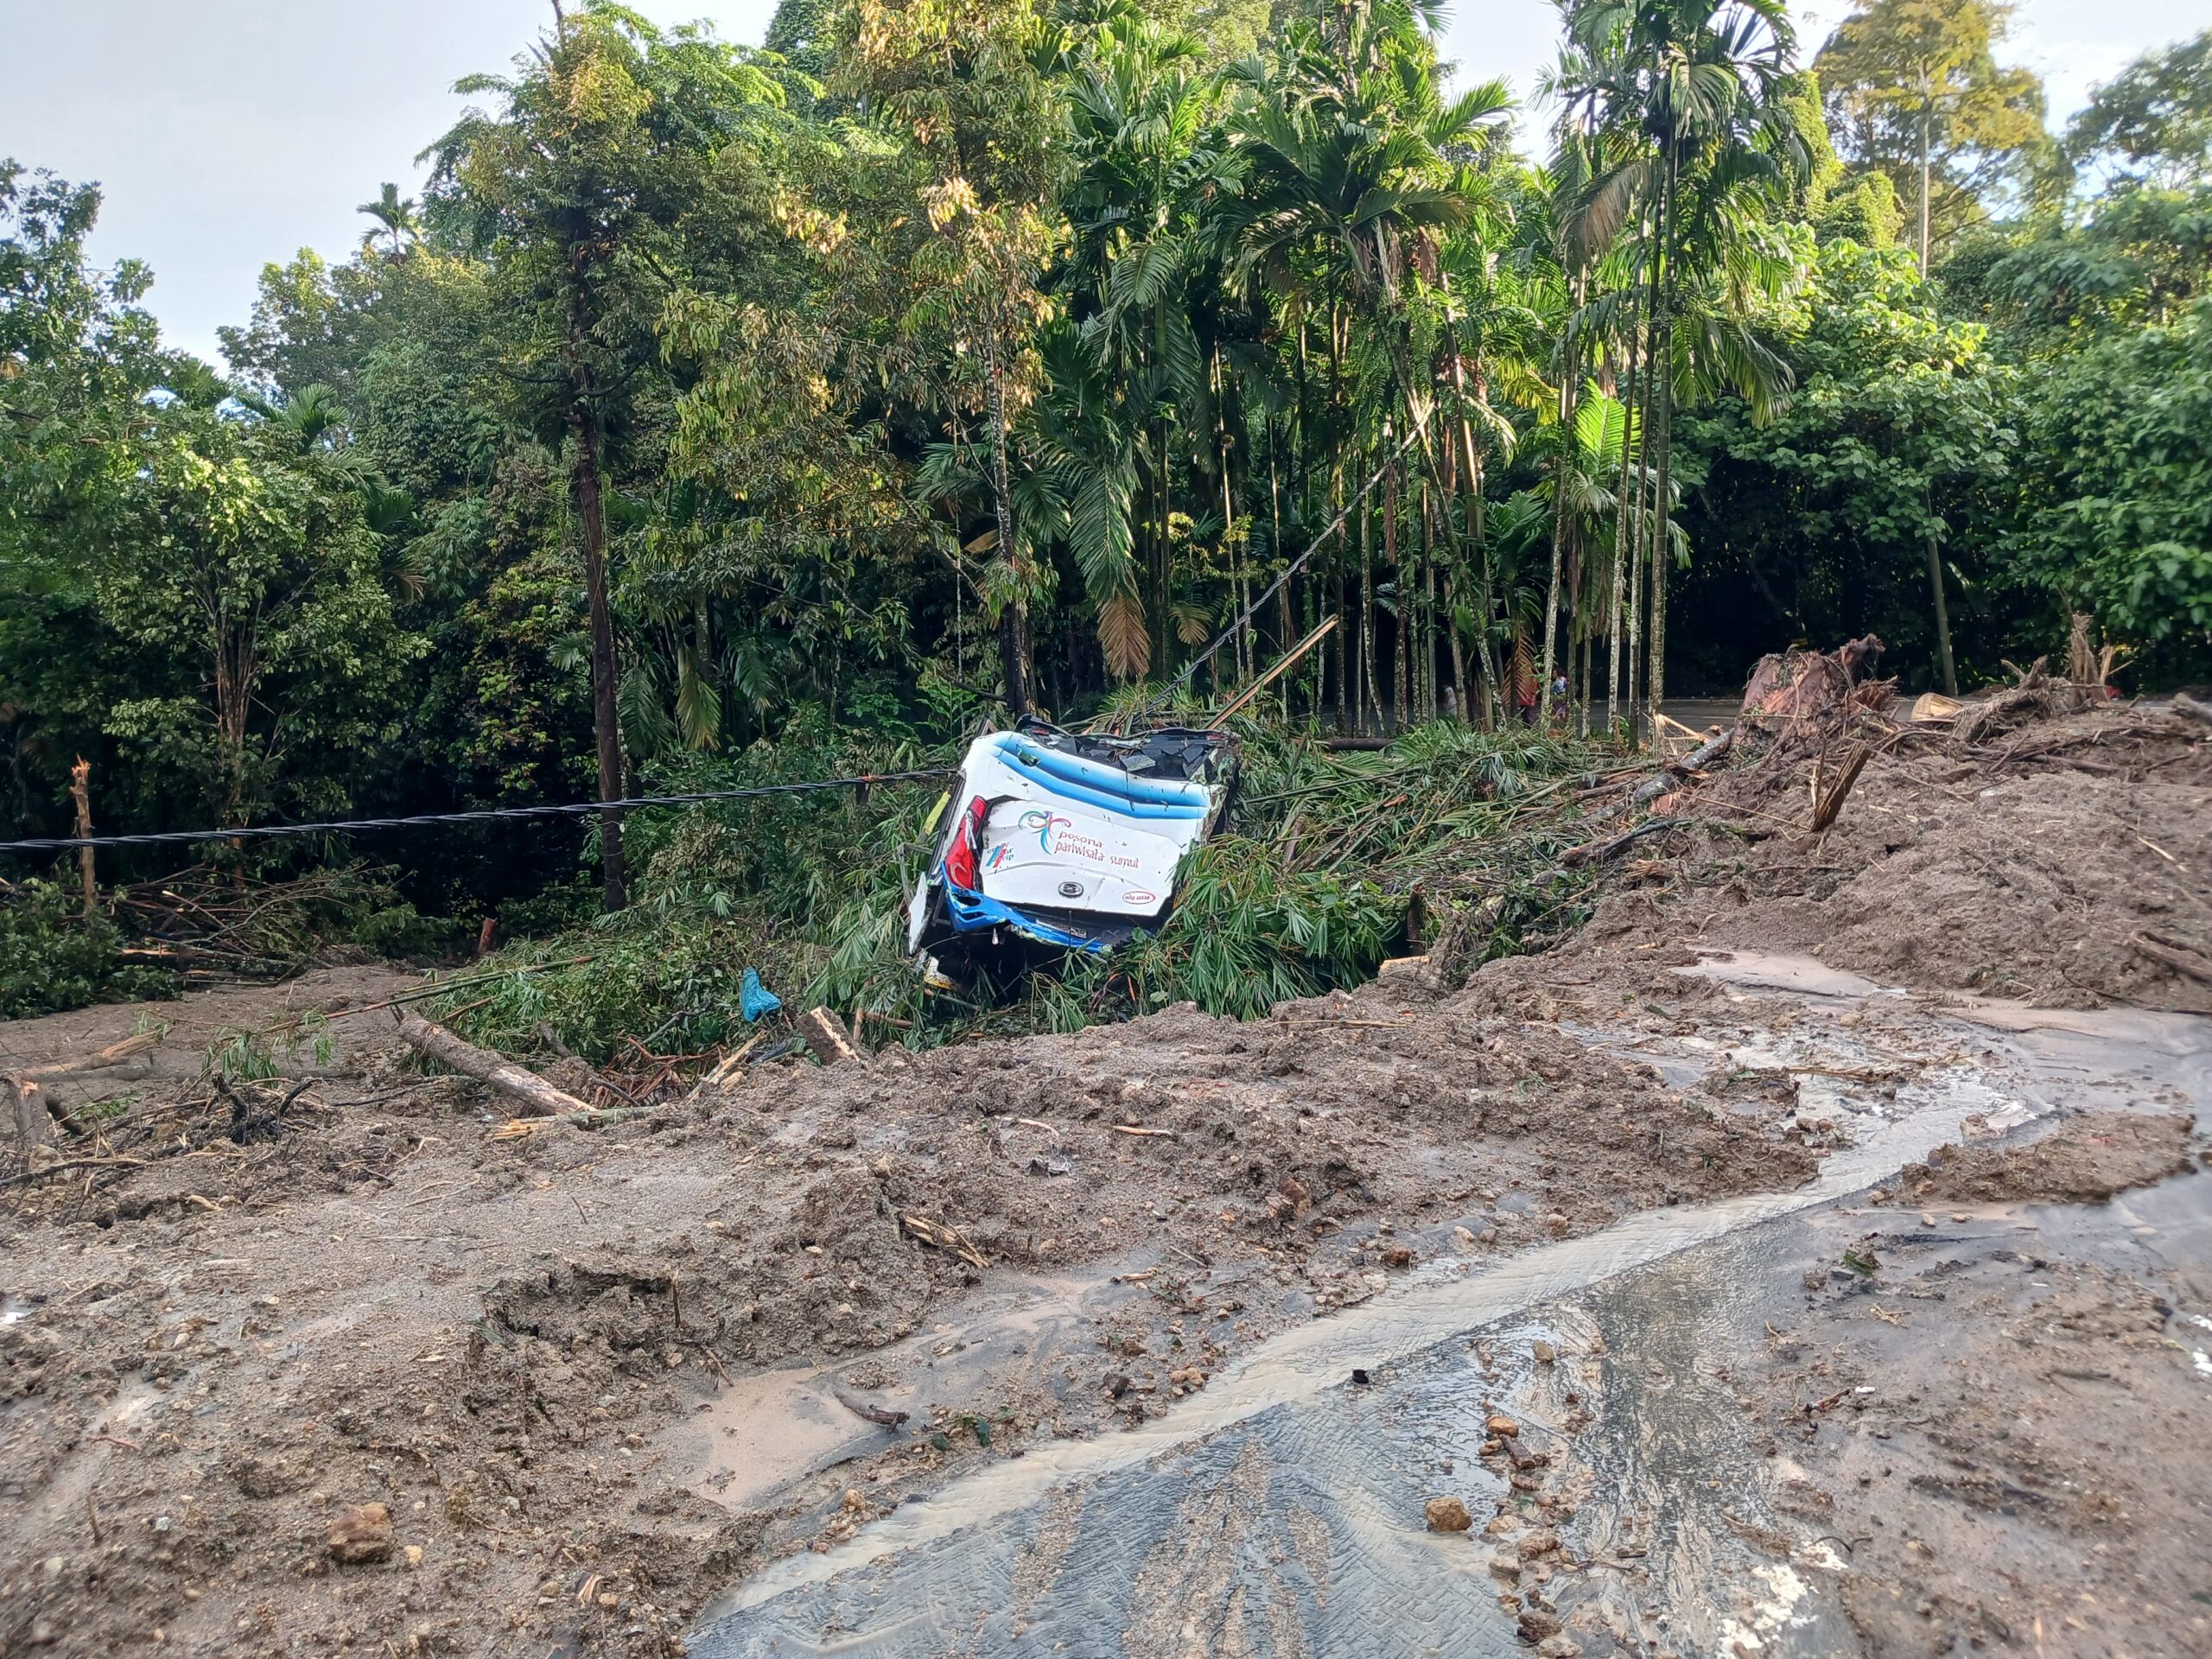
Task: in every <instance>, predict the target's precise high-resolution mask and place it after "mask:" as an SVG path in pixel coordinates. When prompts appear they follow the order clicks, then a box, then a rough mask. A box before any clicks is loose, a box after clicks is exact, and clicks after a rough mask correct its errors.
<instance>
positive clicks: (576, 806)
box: [0, 766, 957, 853]
mask: <svg viewBox="0 0 2212 1659" xmlns="http://www.w3.org/2000/svg"><path fill="white" fill-rule="evenodd" d="M956 770H957V768H955V767H952V766H932V767H931V768H929V769H928V770H926V771H923V772H855V773H854V774H853V775H852V776H850V777H846V778H817V779H811V780H810V781H808V782H805V783H798V784H761V785H757V786H755V787H753V788H752V789H715V790H705V791H700V792H699V793H697V794H694V795H640V796H639V797H637V798H634V799H632V800H626V801H572V802H569V803H568V804H565V805H561V806H487V807H481V808H479V809H477V810H474V811H468V812H424V813H419V814H417V815H416V816H415V817H405V818H346V819H341V820H340V821H338V822H335V823H263V824H245V825H240V826H239V827H238V828H237V829H168V830H163V831H162V832H160V833H159V834H156V835H143V836H50V837H46V838H42V839H37V840H29V841H0V853H48V852H53V853H58V852H67V851H70V850H73V849H76V848H79V847H163V846H172V845H175V844H176V843H179V842H196V841H275V840H278V839H281V838H283V837H284V836H327V835H349V834H351V833H353V831H355V830H359V829H408V828H410V827H412V826H413V825H416V824H419V823H498V822H499V821H501V820H503V819H508V818H552V817H581V816H582V815H583V814H586V813H589V812H620V811H625V810H628V809H630V808H632V807H639V806H696V805H698V804H702V803H703V802H708V801H747V800H757V799H759V798H760V797H762V796H766V795H804V794H807V793H810V792H811V791H815V790H822V789H866V788H867V787H868V785H870V784H908V783H917V782H919V781H920V780H922V779H926V778H949V777H950V776H952V774H953V772H955V771H956Z"/></svg>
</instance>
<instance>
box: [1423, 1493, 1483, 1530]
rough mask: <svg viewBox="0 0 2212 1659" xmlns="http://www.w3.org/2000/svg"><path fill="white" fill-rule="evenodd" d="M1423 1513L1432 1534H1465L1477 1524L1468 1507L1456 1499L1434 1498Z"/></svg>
mask: <svg viewBox="0 0 2212 1659" xmlns="http://www.w3.org/2000/svg"><path fill="white" fill-rule="evenodd" d="M1421 1513H1422V1514H1423V1515H1424V1516H1427V1519H1428V1529H1429V1530H1430V1531H1431V1532H1465V1531H1466V1529H1468V1528H1470V1527H1471V1526H1473V1525H1474V1524H1475V1517H1474V1516H1471V1515H1469V1514H1468V1513H1467V1506H1466V1505H1465V1503H1461V1502H1460V1501H1459V1499H1458V1498H1456V1497H1432V1498H1430V1499H1429V1500H1428V1503H1427V1504H1426V1505H1425V1506H1424V1507H1423V1509H1422V1511H1421Z"/></svg>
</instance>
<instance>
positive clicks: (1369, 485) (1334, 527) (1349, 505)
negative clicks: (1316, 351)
mask: <svg viewBox="0 0 2212 1659" xmlns="http://www.w3.org/2000/svg"><path fill="white" fill-rule="evenodd" d="M1427 429H1428V423H1427V421H1426V420H1422V421H1418V422H1416V423H1414V427H1413V429H1412V430H1411V431H1409V432H1408V433H1407V434H1406V441H1405V442H1403V443H1402V444H1400V445H1399V446H1398V447H1397V448H1395V449H1393V450H1392V451H1391V452H1390V453H1389V455H1388V456H1387V457H1385V459H1384V460H1383V464H1382V465H1381V466H1380V467H1376V469H1375V474H1374V476H1373V477H1371V478H1370V479H1369V480H1367V482H1366V483H1364V484H1363V485H1361V486H1359V493H1357V495H1355V496H1353V497H1352V499H1351V500H1349V501H1347V502H1345V503H1344V505H1343V506H1342V507H1340V508H1338V511H1337V516H1336V517H1335V518H1332V519H1331V520H1329V522H1328V523H1327V524H1325V525H1324V526H1323V527H1322V531H1321V533H1320V534H1319V536H1316V537H1314V538H1313V545H1312V546H1311V547H1308V548H1307V549H1306V550H1305V551H1304V552H1303V553H1301V554H1300V555H1299V556H1297V557H1296V558H1294V559H1293V560H1292V561H1291V562H1290V563H1288V564H1287V565H1285V566H1284V567H1283V571H1282V574H1281V575H1279V576H1277V577H1276V578H1275V579H1274V581H1273V582H1269V583H1268V586H1267V589H1266V591H1265V592H1263V593H1262V594H1261V595H1260V596H1259V597H1258V598H1257V599H1255V600H1254V601H1252V602H1251V603H1250V604H1249V605H1247V606H1246V607H1244V611H1243V614H1242V615H1241V616H1239V617H1237V618H1236V620H1234V621H1232V622H1231V623H1230V625H1229V626H1227V627H1225V628H1224V629H1223V630H1222V631H1221V632H1219V633H1217V634H1216V635H1214V638H1213V643H1212V644H1211V645H1208V646H1207V647H1206V648H1205V650H1204V651H1202V652H1199V653H1198V655H1197V656H1195V657H1193V658H1191V660H1190V661H1189V662H1187V663H1185V664H1183V671H1182V672H1181V673H1179V674H1178V675H1177V676H1176V677H1174V678H1173V679H1172V680H1170V681H1168V682H1167V684H1166V687H1165V688H1164V689H1163V690H1161V691H1160V695H1159V696H1156V697H1154V699H1153V700H1152V701H1151V702H1148V703H1147V704H1146V705H1145V709H1144V712H1145V715H1146V716H1147V717H1148V716H1150V715H1156V714H1158V713H1159V712H1160V710H1161V709H1165V708H1166V706H1167V705H1168V704H1169V703H1170V702H1173V701H1174V697H1175V693H1176V692H1177V691H1178V690H1180V689H1181V688H1182V687H1183V686H1185V685H1187V684H1189V683H1190V681H1191V677H1192V675H1194V674H1196V673H1197V672H1198V670H1199V669H1201V668H1203V667H1204V666H1205V664H1206V663H1207V661H1208V660H1209V659H1210V658H1211V657H1212V656H1213V654H1214V652H1217V651H1219V650H1220V649H1221V648H1222V647H1223V646H1224V645H1227V644H1228V643H1229V642H1230V640H1231V639H1235V638H1236V633H1237V631H1238V630H1239V629H1240V628H1242V627H1243V626H1244V625H1245V624H1246V623H1248V622H1249V621H1250V620H1252V619H1253V618H1254V617H1255V616H1257V615H1258V614H1259V613H1260V607H1262V606H1263V605H1265V604H1266V603H1267V602H1268V601H1269V600H1271V599H1273V598H1274V596H1275V594H1277V593H1279V592H1281V589H1282V586H1283V584H1284V583H1285V582H1288V581H1289V580H1290V579H1291V578H1292V577H1293V576H1294V575H1297V574H1298V573H1299V572H1300V570H1302V569H1305V568H1306V560H1308V559H1310V558H1312V557H1313V556H1314V555H1315V554H1316V553H1319V551H1320V550H1321V543H1324V542H1325V541H1327V540H1328V539H1329V537H1332V536H1333V535H1335V534H1336V533H1337V531H1338V528H1339V527H1340V526H1341V525H1342V524H1344V520H1345V519H1346V518H1350V517H1351V510H1352V509H1353V508H1354V507H1356V506H1357V505H1359V504H1360V503H1361V502H1363V501H1364V500H1366V499H1367V494H1368V492H1369V491H1370V490H1372V489H1373V488H1374V487H1375V486H1376V485H1377V484H1380V483H1381V482H1382V481H1383V474H1385V473H1387V472H1389V470H1390V468H1391V467H1394V466H1395V465H1396V464H1397V460H1398V457H1399V456H1400V455H1402V454H1405V453H1406V451H1407V450H1408V449H1410V448H1413V447H1414V444H1415V443H1416V442H1419V441H1420V439H1421V435H1422V434H1424V433H1425V432H1427Z"/></svg>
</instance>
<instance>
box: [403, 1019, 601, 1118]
mask: <svg viewBox="0 0 2212 1659" xmlns="http://www.w3.org/2000/svg"><path fill="white" fill-rule="evenodd" d="M399 1040H400V1041H402V1042H404V1043H405V1044H406V1045H407V1046H408V1047H410V1048H411V1049H415V1050H416V1051H417V1052H421V1053H424V1054H428V1055H429V1057H430V1058H432V1059H434V1060H436V1061H438V1062H439V1063H440V1064H442V1065H449V1066H451V1067H452V1068H453V1069H454V1071H459V1072H461V1073H462V1074H463V1075H464V1076H467V1077H474V1078H476V1079H477V1080H478V1081H479V1082H480V1083H488V1084H491V1085H492V1087H493V1088H494V1089H497V1090H499V1091H500V1092H501V1093H502V1094H506V1095H512V1096H514V1098H516V1099H517V1100H519V1101H521V1102H523V1103H524V1104H526V1105H528V1106H529V1107H530V1108H531V1110H532V1111H534V1112H535V1113H537V1115H538V1116H543V1117H555V1116H561V1115H563V1114H564V1113H569V1112H585V1113H588V1112H590V1111H591V1107H590V1106H588V1104H586V1103H584V1102H582V1101H581V1100H578V1099H577V1098H576V1097H575V1096H574V1095H572V1094H569V1093H568V1092H567V1091H566V1090H560V1089H556V1088H555V1087H554V1086H553V1085H552V1084H550V1083H548V1082H546V1081H545V1079H544V1078H543V1077H539V1076H538V1075H537V1072H535V1071H526V1070H524V1068H523V1067H521V1066H519V1065H515V1064H514V1063H513V1062H512V1061H511V1060H506V1059H503V1058H500V1057H499V1055H497V1054H494V1053H493V1052H491V1051H490V1050H489V1049H485V1048H479V1047H477V1046H476V1045H475V1044H474V1043H469V1042H464V1041H462V1040H461V1039H460V1038H458V1037H456V1036H454V1034H453V1033H451V1032H449V1031H448V1030H447V1029H446V1028H445V1027H443V1026H439V1025H433V1024H432V1023H431V1022H430V1021H429V1020H425V1019H424V1018H423V1016H422V1015H421V1014H401V1015H400V1016H399Z"/></svg>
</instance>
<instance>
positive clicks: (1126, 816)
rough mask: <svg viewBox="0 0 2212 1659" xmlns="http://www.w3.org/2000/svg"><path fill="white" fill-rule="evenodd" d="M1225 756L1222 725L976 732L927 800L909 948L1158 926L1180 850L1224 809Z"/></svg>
mask: <svg viewBox="0 0 2212 1659" xmlns="http://www.w3.org/2000/svg"><path fill="white" fill-rule="evenodd" d="M1236 758H1237V755H1236V742H1235V740H1234V739H1232V738H1231V737H1230V734H1228V733H1227V732H1225V731H1194V730H1190V729H1187V728H1163V729H1161V730H1158V731H1154V732H1148V733H1146V734H1143V735H1141V736H1137V737H1113V736H1097V735H1092V734H1084V733H1075V732H1065V731H1062V730H1060V729H1059V728H1057V727H1053V726H1048V725H1046V724H1044V723H1043V722H1041V721H1023V722H1022V723H1021V724H1020V726H1018V727H1017V728H1015V729H1014V730H1013V731H1010V732H987V733H985V734H983V735H982V737H979V738H977V739H976V741H975V742H974V743H973V744H971V745H970V746H969V750H968V754H967V759H966V760H965V761H964V762H963V765H962V766H961V772H960V778H959V780H958V781H957V783H956V784H955V785H953V787H952V789H951V790H950V792H949V793H948V794H947V796H946V798H945V803H944V805H943V806H941V807H940V809H939V811H940V813H941V815H942V820H943V821H942V823H941V824H940V826H939V827H940V829H941V833H940V835H939V836H938V841H937V843H936V850H935V853H934V855H933V857H932V861H931V864H930V866H929V867H928V868H927V869H925V871H924V872H923V874H922V877H921V880H919V881H918V883H917V884H916V886H915V888H914V894H913V898H912V901H911V903H910V904H909V905H908V906H907V933H906V943H907V948H908V949H909V950H912V951H914V952H916V953H918V954H921V955H922V956H923V957H924V959H925V962H926V960H927V959H928V958H929V957H935V956H954V955H959V956H966V957H975V956H976V955H978V954H980V953H983V952H992V953H998V952H1003V951H1006V950H1008V949H1009V948H1012V949H1014V950H1015V951H1016V952H1017V953H1019V954H1025V955H1034V954H1036V953H1037V952H1038V951H1039V950H1043V951H1046V952H1052V953H1057V952H1061V951H1068V950H1084V951H1104V950H1111V949H1112V948H1113V947H1114V946H1116V945H1117V944H1121V943H1122V942H1123V941H1124V940H1126V939H1128V938H1130V937H1131V936H1132V935H1133V934H1135V932H1136V931H1138V930H1139V929H1141V928H1153V927H1157V926H1158V925H1160V922H1161V921H1162V920H1163V919H1164V918H1166V914H1167V912H1168V909H1169V907H1170V906H1172V905H1173V903H1174V899H1175V881H1176V876H1177V874H1178V872H1179V869H1180V868H1181V866H1182V862H1183V859H1184V857H1185V855H1186V854H1188V853H1189V852H1190V850H1191V849H1192V848H1193V847H1195V846H1197V845H1198V843H1199V842H1202V841H1204V840H1205V839H1206V837H1207V836H1211V835H1212V834H1213V833H1214V831H1215V830H1216V829H1217V828H1218V827H1219V826H1220V823H1221V822H1222V820H1223V818H1224V816H1225V814H1226V811H1227V808H1228V802H1229V796H1230V790H1231V787H1232V786H1233V785H1234V782H1235V779H1236Z"/></svg>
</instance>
